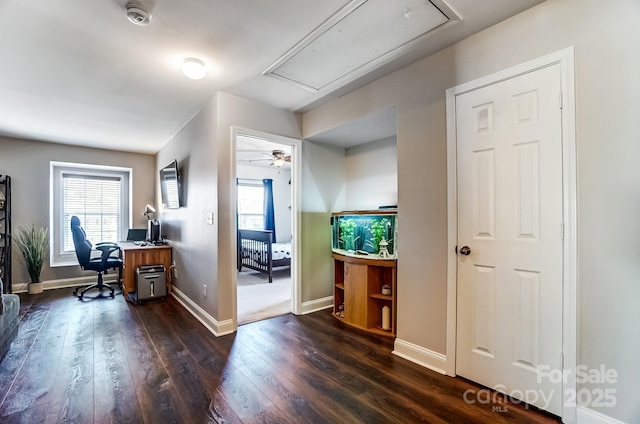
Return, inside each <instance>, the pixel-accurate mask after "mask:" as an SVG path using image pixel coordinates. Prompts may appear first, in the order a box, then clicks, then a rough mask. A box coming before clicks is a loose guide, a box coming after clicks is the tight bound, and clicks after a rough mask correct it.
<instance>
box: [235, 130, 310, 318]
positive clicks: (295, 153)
mask: <svg viewBox="0 0 640 424" xmlns="http://www.w3.org/2000/svg"><path fill="white" fill-rule="evenodd" d="M239 136H246V137H251V138H257V139H261V140H265V141H270V142H272V143H278V144H284V145H287V146H291V193H292V195H291V313H292V314H294V315H300V314H301V313H302V312H301V311H302V306H301V303H302V297H301V290H300V234H301V232H300V205H301V198H302V197H301V188H302V166H301V165H300V164H301V163H302V140H299V139H295V138H291V137H285V136H281V135H276V134H270V133H266V132H262V131H256V130H251V129H247V128H241V127H231V173H232V175H233V186H234V190H233V193H234V194H233V196H232V199H231V200H232V201H231V208H232V216H235V215H236V213H237V210H236V203H237V193H236V191H235V184H236V178H237V170H236V164H237V158H236V146H237V143H236V140H237V138H238V137H239ZM231 231H232V233H231V238H230V240H233V252H234V253H233V255H232V256H233V269H234V272H233V282H232V290H231V292H232V297H233V299H232V305H233V306H232V318H233V328H234V331H237V329H238V273H237V272H235V270H237V269H238V264H237V262H238V258H237V256H238V255H236V252H237V251H238V237H237V233H238V228H237V222H235V221H234V223H233V225H231Z"/></svg>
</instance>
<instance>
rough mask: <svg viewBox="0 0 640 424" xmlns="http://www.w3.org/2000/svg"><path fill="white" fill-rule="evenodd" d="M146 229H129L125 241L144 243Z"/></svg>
mask: <svg viewBox="0 0 640 424" xmlns="http://www.w3.org/2000/svg"><path fill="white" fill-rule="evenodd" d="M146 240H147V229H146V228H129V231H128V232H127V241H146Z"/></svg>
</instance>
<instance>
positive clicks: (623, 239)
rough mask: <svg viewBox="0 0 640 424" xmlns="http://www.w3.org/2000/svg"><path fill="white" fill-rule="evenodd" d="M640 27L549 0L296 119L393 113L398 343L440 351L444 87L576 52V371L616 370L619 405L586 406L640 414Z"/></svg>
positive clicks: (629, 19) (327, 122) (321, 122)
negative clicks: (384, 110)
mask: <svg viewBox="0 0 640 424" xmlns="http://www.w3.org/2000/svg"><path fill="white" fill-rule="evenodd" d="M638 22H640V2H638V1H637V0H618V1H612V2H606V4H604V3H603V2H601V1H596V0H547V1H546V2H544V3H542V4H540V5H538V6H536V7H534V8H532V9H529V10H527V11H525V12H523V13H522V14H520V15H517V16H515V17H513V18H511V19H508V20H507V21H505V22H502V23H500V24H498V25H495V26H494V27H492V28H489V29H488V30H485V31H483V32H481V33H479V34H477V35H475V36H472V37H469V38H467V39H466V40H464V41H462V42H460V43H457V44H455V45H453V46H451V47H449V48H447V49H445V50H442V51H440V52H438V53H436V54H434V55H432V56H430V57H427V58H425V59H423V60H420V61H418V62H416V63H414V64H413V65H411V66H408V67H406V68H404V69H401V70H399V71H397V72H395V73H393V74H391V75H389V76H387V77H384V78H381V79H379V80H377V81H375V82H373V83H371V84H369V85H368V86H366V87H363V88H362V89H360V90H357V91H355V92H353V93H351V94H347V95H345V96H342V97H341V98H339V99H335V100H333V101H331V102H329V103H327V104H326V105H323V106H321V107H319V108H317V109H315V110H312V111H310V112H308V113H306V114H305V115H304V116H303V128H304V134H303V135H304V137H312V136H313V135H314V134H318V133H321V132H323V131H326V130H328V129H331V128H335V127H338V126H340V125H342V124H344V123H346V122H349V121H351V120H354V119H357V118H359V117H362V116H365V115H366V114H368V113H370V112H372V111H375V110H377V109H380V108H382V107H386V106H389V105H393V104H395V105H397V111H398V133H397V144H398V162H399V163H400V164H401V165H402V166H400V167H399V169H398V206H399V219H400V220H401V222H402V224H401V225H400V226H399V236H398V237H399V239H400V240H401V242H402V247H401V249H400V251H401V256H400V258H399V261H398V267H399V268H398V338H399V339H402V340H404V341H407V342H410V343H413V344H415V345H417V346H418V347H420V348H422V349H426V350H430V351H434V352H437V353H445V340H446V334H445V331H446V263H447V252H446V246H447V244H446V243H447V239H446V237H447V235H446V225H447V206H446V200H447V198H446V187H447V181H446V127H445V123H446V110H445V90H446V89H447V88H450V87H453V86H456V85H458V84H462V83H464V82H468V81H471V80H473V79H476V78H479V77H482V76H485V75H488V74H491V73H493V72H497V71H500V70H502V69H505V68H508V67H511V66H514V65H517V64H520V63H523V62H526V61H529V60H532V59H534V58H537V57H540V56H543V55H546V54H549V53H552V52H555V51H558V50H561V49H564V48H567V47H569V46H575V67H576V73H575V81H576V86H575V89H576V115H577V116H576V133H577V155H578V157H577V161H578V164H577V165H578V220H579V228H578V231H579V233H578V272H579V276H578V296H579V297H578V307H579V317H578V318H579V324H578V347H577V353H578V364H583V365H585V366H587V367H589V368H597V367H599V366H600V364H604V365H605V366H606V367H607V368H611V369H615V370H616V371H617V372H618V374H619V376H620V377H619V380H618V383H617V384H615V385H613V387H612V388H614V389H616V405H615V406H614V407H611V408H596V407H595V406H593V405H587V406H590V407H591V408H594V409H597V410H598V412H601V413H603V414H605V415H608V416H611V417H613V418H616V419H618V420H621V421H624V422H634V421H637V417H638V416H640V391H638V390H637V387H636V386H637V381H639V380H640V366H638V360H637V354H636V352H638V351H639V350H640V338H639V337H638V336H637V330H636V328H635V327H636V324H635V323H637V322H640V308H638V305H637V303H638V299H640V284H638V277H637V276H638V275H640V261H639V260H638V257H640V220H639V219H638V211H640V195H639V194H638V193H640V167H638V166H637V164H636V162H637V158H638V157H640V143H638V142H637V134H640V119H638V116H640V96H638V95H637V94H638V93H639V92H640V79H639V78H638V77H637V75H640V49H639V48H638V40H640V25H638ZM402 252H406V253H405V254H402ZM409 252H415V253H409ZM598 387H599V386H598V385H597V384H592V385H589V384H581V385H580V386H579V389H586V390H589V391H590V390H592V389H597V388H598ZM589 393H592V392H589Z"/></svg>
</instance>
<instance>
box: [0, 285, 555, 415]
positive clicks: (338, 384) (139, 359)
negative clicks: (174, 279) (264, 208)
mask: <svg viewBox="0 0 640 424" xmlns="http://www.w3.org/2000/svg"><path fill="white" fill-rule="evenodd" d="M21 300H23V302H22V303H21V308H20V327H19V330H18V336H17V338H16V341H15V342H14V344H13V345H12V346H11V348H10V349H9V352H8V354H7V356H5V358H4V359H3V360H2V362H0V421H1V422H2V423H3V424H4V423H5V422H6V423H29V424H31V423H49V422H82V423H85V422H86V423H91V422H94V423H160V422H161V423H187V424H189V423H198V424H199V423H231V424H236V423H237V424H248V423H279V424H280V423H284V424H288V423H295V424H301V423H313V424H322V423H332V424H334V423H340V424H343V423H354V424H355V423H381V424H382V423H403V424H404V423H419V422H426V423H450V422H456V423H457V422H460V423H510V422H519V423H554V422H557V420H555V419H554V417H552V416H549V415H547V414H544V413H540V412H538V411H535V410H527V409H526V408H525V407H523V406H522V405H514V404H510V403H508V402H507V403H501V402H500V403H499V404H498V405H495V404H486V405H481V404H478V403H476V404H473V405H470V404H467V403H466V402H465V401H464V397H463V394H464V393H465V391H467V390H475V391H479V390H482V389H483V388H482V387H481V386H478V385H476V384H474V383H472V382H469V381H466V380H464V379H460V378H452V377H448V376H443V375H440V374H438V373H435V372H432V371H430V370H428V369H426V368H423V367H420V366H418V365H416V364H414V363H411V362H409V361H406V360H404V359H403V358H400V357H398V356H395V355H393V354H392V353H391V351H392V349H393V341H392V340H391V339H390V338H386V337H381V336H374V335H371V334H369V333H365V332H361V331H357V330H354V329H352V328H349V327H345V326H344V324H343V323H341V322H340V321H339V320H336V319H335V318H333V317H332V316H331V314H330V312H329V311H321V312H316V313H313V314H309V315H305V316H300V317H296V316H293V315H290V314H289V315H283V316H280V317H276V318H274V319H270V320H265V321H261V322H255V323H251V324H247V325H243V326H241V327H240V328H239V330H238V332H237V333H236V334H232V335H227V336H223V337H215V336H213V335H212V334H211V333H210V332H209V331H208V330H207V329H206V328H205V327H204V326H203V325H202V324H201V323H200V322H198V321H197V320H196V319H195V318H194V317H192V316H191V315H190V314H189V313H188V312H187V311H186V310H185V309H184V308H183V307H182V306H181V305H180V304H179V303H178V302H177V301H175V300H174V299H172V298H168V299H166V300H165V301H153V302H147V303H144V304H141V305H137V304H136V305H134V304H130V303H127V302H126V301H125V300H124V298H123V297H122V296H121V295H118V296H116V298H114V299H110V298H108V297H106V298H101V299H86V300H85V301H82V302H80V301H78V300H77V299H75V298H74V297H73V296H71V289H64V290H51V291H46V292H45V293H43V294H42V295H38V296H27V295H21ZM500 399H501V398H499V400H500ZM495 406H498V407H502V408H501V409H500V411H503V412H499V411H498V409H496V408H494V407H495ZM505 406H506V407H507V408H506V409H504V407H505Z"/></svg>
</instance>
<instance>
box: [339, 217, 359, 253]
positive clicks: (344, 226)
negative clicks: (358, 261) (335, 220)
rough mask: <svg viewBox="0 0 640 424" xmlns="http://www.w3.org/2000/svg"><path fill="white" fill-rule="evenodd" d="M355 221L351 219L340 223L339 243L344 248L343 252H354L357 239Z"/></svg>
mask: <svg viewBox="0 0 640 424" xmlns="http://www.w3.org/2000/svg"><path fill="white" fill-rule="evenodd" d="M357 226H358V225H357V224H356V221H355V220H353V219H343V220H341V221H340V234H341V237H340V239H339V240H340V241H341V242H342V245H343V246H344V250H356V240H357V239H358V238H359V237H356V236H355V231H356V227H357Z"/></svg>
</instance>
